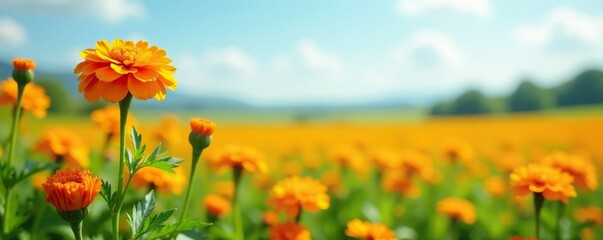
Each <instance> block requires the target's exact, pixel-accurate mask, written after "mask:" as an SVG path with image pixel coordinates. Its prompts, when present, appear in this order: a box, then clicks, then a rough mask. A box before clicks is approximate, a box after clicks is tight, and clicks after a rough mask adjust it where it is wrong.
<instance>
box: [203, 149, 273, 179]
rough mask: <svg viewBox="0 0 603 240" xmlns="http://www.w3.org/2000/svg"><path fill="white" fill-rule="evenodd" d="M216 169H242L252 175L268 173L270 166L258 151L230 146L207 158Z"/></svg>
mask: <svg viewBox="0 0 603 240" xmlns="http://www.w3.org/2000/svg"><path fill="white" fill-rule="evenodd" d="M207 160H208V161H209V163H210V164H211V165H212V166H213V167H214V168H216V169H223V168H241V169H243V170H245V171H247V172H250V173H256V172H259V173H266V172H268V165H267V164H266V162H265V161H264V156H263V155H262V154H261V153H260V152H258V151H257V150H255V149H253V148H251V147H246V146H238V145H228V146H226V147H224V148H223V149H221V150H219V151H218V152H214V154H213V155H212V156H209V157H208V158H207Z"/></svg>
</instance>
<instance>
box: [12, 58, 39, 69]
mask: <svg viewBox="0 0 603 240" xmlns="http://www.w3.org/2000/svg"><path fill="white" fill-rule="evenodd" d="M13 67H14V68H15V69H16V70H21V71H28V70H35V69H36V62H34V61H33V60H30V59H25V58H15V59H13Z"/></svg>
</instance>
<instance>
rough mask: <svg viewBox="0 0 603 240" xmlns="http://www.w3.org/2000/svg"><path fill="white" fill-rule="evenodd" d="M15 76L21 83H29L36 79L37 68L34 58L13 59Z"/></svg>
mask: <svg viewBox="0 0 603 240" xmlns="http://www.w3.org/2000/svg"><path fill="white" fill-rule="evenodd" d="M13 68H14V69H13V78H14V79H15V81H17V83H19V84H27V83H30V82H31V81H33V79H34V72H33V71H34V69H36V63H35V62H34V61H32V60H29V59H25V58H15V59H13Z"/></svg>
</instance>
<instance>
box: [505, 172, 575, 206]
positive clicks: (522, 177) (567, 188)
mask: <svg viewBox="0 0 603 240" xmlns="http://www.w3.org/2000/svg"><path fill="white" fill-rule="evenodd" d="M573 181H574V178H573V177H572V176H571V175H569V174H568V173H565V172H562V171H561V170H560V169H558V168H554V167H551V166H547V165H538V164H530V165H528V166H526V167H520V168H517V169H515V171H513V172H512V173H511V187H512V188H513V190H514V193H515V195H516V196H525V195H528V194H529V193H532V192H534V193H542V195H543V196H544V198H546V199H548V200H561V201H562V202H564V203H568V201H569V200H568V197H575V196H576V195H577V194H576V189H574V186H573V185H572V182H573Z"/></svg>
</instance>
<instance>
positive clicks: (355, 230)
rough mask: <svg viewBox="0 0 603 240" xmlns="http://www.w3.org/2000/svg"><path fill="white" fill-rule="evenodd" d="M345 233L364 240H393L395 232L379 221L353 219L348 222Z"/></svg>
mask: <svg viewBox="0 0 603 240" xmlns="http://www.w3.org/2000/svg"><path fill="white" fill-rule="evenodd" d="M345 235H347V236H348V237H353V238H356V239H364V240H393V239H398V238H396V234H395V233H394V232H393V231H392V230H390V229H389V228H388V227H387V226H385V225H383V224H379V223H371V222H364V221H361V220H360V219H354V220H352V221H349V222H348V227H347V228H346V229H345Z"/></svg>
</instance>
